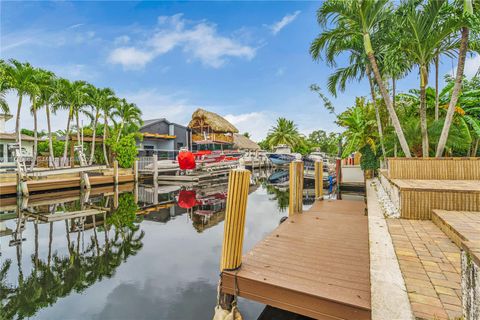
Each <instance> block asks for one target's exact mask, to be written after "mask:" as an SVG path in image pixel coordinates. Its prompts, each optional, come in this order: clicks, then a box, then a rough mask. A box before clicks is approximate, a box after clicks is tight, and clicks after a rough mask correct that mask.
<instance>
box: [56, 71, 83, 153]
mask: <svg viewBox="0 0 480 320" xmlns="http://www.w3.org/2000/svg"><path fill="white" fill-rule="evenodd" d="M86 88H87V83H86V82H85V81H73V82H71V81H69V80H67V79H60V80H58V88H57V90H58V91H57V100H56V104H55V110H58V109H67V110H68V116H67V128H66V130H65V149H64V150H63V159H64V161H66V159H67V152H68V140H69V136H70V129H71V128H70V125H71V121H72V120H73V116H74V115H75V112H76V111H77V110H78V108H80V107H81V106H83V105H84V104H85V101H86V98H87V95H86V92H87V90H86ZM77 134H78V132H77ZM77 139H78V140H80V137H79V134H78V136H77Z"/></svg>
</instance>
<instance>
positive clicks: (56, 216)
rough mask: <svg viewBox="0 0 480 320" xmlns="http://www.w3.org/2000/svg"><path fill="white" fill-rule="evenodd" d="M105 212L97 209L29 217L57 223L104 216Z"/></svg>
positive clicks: (31, 215)
mask: <svg viewBox="0 0 480 320" xmlns="http://www.w3.org/2000/svg"><path fill="white" fill-rule="evenodd" d="M103 213H105V211H101V210H97V209H86V210H79V211H71V212H55V213H50V214H30V215H29V216H30V217H32V218H35V219H38V220H40V221H43V222H55V221H61V220H67V219H75V218H83V217H89V216H93V215H97V214H103Z"/></svg>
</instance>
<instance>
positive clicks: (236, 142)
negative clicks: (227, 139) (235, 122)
mask: <svg viewBox="0 0 480 320" xmlns="http://www.w3.org/2000/svg"><path fill="white" fill-rule="evenodd" d="M233 147H234V148H235V149H238V150H242V151H257V150H260V146H259V145H258V144H257V143H255V142H254V141H252V140H250V139H249V138H247V137H245V136H244V135H243V134H238V133H234V134H233Z"/></svg>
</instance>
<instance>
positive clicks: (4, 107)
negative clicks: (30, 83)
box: [0, 59, 10, 114]
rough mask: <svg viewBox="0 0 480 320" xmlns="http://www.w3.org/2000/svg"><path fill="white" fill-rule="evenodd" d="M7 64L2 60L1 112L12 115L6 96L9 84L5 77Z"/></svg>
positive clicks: (0, 64) (0, 69)
mask: <svg viewBox="0 0 480 320" xmlns="http://www.w3.org/2000/svg"><path fill="white" fill-rule="evenodd" d="M6 67H7V64H6V63H5V61H4V60H1V59H0V111H1V112H3V113H7V114H8V113H10V108H9V107H8V103H7V99H6V95H7V91H8V89H9V88H8V82H7V79H6V76H5V68H6Z"/></svg>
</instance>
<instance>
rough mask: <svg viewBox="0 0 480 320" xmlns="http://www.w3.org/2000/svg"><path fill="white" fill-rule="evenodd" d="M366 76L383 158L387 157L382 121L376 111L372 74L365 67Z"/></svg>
mask: <svg viewBox="0 0 480 320" xmlns="http://www.w3.org/2000/svg"><path fill="white" fill-rule="evenodd" d="M367 76H368V82H369V84H370V94H371V95H372V103H373V107H374V108H375V117H376V118H377V129H378V136H379V137H380V145H381V147H382V155H383V157H384V158H385V157H386V156H387V153H386V152H385V145H384V143H383V129H382V121H381V119H380V112H379V110H378V105H377V99H376V97H375V88H374V85H373V79H372V74H371V72H370V68H369V67H368V66H367Z"/></svg>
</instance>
